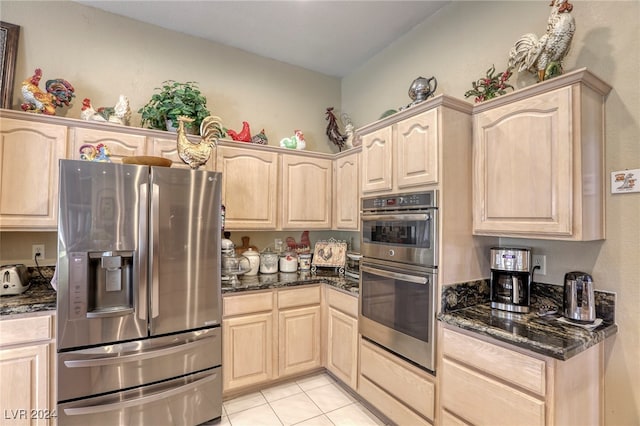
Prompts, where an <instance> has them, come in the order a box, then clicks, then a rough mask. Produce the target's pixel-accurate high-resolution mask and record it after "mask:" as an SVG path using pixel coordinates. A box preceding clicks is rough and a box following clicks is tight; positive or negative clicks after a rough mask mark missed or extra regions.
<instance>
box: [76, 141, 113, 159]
mask: <svg viewBox="0 0 640 426" xmlns="http://www.w3.org/2000/svg"><path fill="white" fill-rule="evenodd" d="M79 151H80V159H81V160H86V161H97V162H99V163H110V162H111V152H109V148H107V146H106V145H105V144H103V143H99V144H98V145H96V146H93V145H91V144H85V145H82V146H81V147H80V149H79Z"/></svg>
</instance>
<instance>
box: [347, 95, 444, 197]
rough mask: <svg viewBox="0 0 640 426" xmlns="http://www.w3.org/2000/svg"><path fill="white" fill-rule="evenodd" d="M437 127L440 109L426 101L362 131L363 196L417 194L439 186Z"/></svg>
mask: <svg viewBox="0 0 640 426" xmlns="http://www.w3.org/2000/svg"><path fill="white" fill-rule="evenodd" d="M425 107H429V108H431V109H427V110H425ZM437 124H438V111H437V109H434V108H433V105H432V103H431V102H425V103H423V104H421V105H417V106H414V107H411V108H408V109H406V110H404V111H401V112H400V113H397V114H394V115H392V116H390V117H388V118H385V119H384V120H379V121H376V122H375V123H372V124H370V125H368V126H365V127H363V128H361V129H359V130H358V135H359V137H361V138H362V139H361V140H362V193H363V195H369V194H376V193H384V192H387V193H389V192H390V193H402V192H410V191H417V190H421V189H423V188H424V186H426V185H429V184H434V183H437V182H438V126H437Z"/></svg>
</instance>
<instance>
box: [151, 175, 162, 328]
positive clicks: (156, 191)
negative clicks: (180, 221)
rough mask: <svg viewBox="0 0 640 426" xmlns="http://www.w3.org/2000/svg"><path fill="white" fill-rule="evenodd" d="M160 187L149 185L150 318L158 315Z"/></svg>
mask: <svg viewBox="0 0 640 426" xmlns="http://www.w3.org/2000/svg"><path fill="white" fill-rule="evenodd" d="M159 218H160V187H159V186H158V184H156V183H154V184H152V185H151V214H150V215H149V249H150V250H151V253H150V256H149V259H150V261H151V266H150V267H151V318H156V317H158V315H160V297H159V295H158V291H159V290H160V277H159V276H158V270H159V268H160V265H159V264H158V250H159V247H158V244H159V241H160V240H159V238H158V237H159V235H160V223H159V222H160V221H159Z"/></svg>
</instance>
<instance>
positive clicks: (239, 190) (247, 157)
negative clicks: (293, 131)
mask: <svg viewBox="0 0 640 426" xmlns="http://www.w3.org/2000/svg"><path fill="white" fill-rule="evenodd" d="M217 151H218V153H217V157H218V158H217V164H216V168H217V171H219V172H222V176H223V178H222V202H223V203H224V205H225V207H226V220H225V229H228V230H234V229H242V230H244V229H260V230H268V229H276V226H277V215H276V208H277V194H278V154H277V153H276V152H270V151H261V150H252V149H247V148H244V147H233V146H222V145H220V146H218V148H217Z"/></svg>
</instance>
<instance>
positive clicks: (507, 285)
mask: <svg viewBox="0 0 640 426" xmlns="http://www.w3.org/2000/svg"><path fill="white" fill-rule="evenodd" d="M530 264H531V249H529V248H520V247H493V248H491V307H492V308H495V309H501V310H503V311H509V312H519V313H527V312H529V295H530V290H531V273H530V272H529V266H530Z"/></svg>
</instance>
